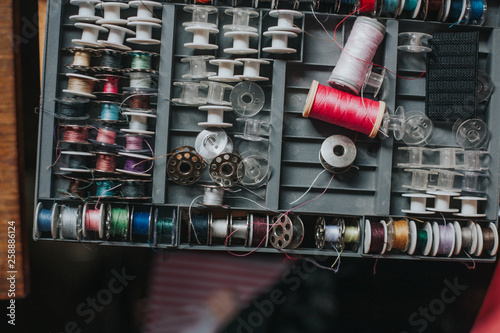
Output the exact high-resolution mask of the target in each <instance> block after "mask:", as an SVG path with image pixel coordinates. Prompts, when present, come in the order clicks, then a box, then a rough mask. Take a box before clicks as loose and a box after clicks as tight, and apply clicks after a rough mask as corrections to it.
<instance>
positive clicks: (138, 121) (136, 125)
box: [129, 115, 148, 131]
mask: <svg viewBox="0 0 500 333" xmlns="http://www.w3.org/2000/svg"><path fill="white" fill-rule="evenodd" d="M129 129H131V130H135V131H145V130H147V129H148V122H147V118H146V117H144V116H139V115H133V116H130V123H129Z"/></svg>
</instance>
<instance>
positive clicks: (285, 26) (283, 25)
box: [268, 9, 303, 34]
mask: <svg viewBox="0 0 500 333" xmlns="http://www.w3.org/2000/svg"><path fill="white" fill-rule="evenodd" d="M269 16H271V17H277V18H278V24H277V25H276V26H274V27H270V28H269V29H268V30H269V31H290V32H294V33H297V34H298V33H301V32H302V29H300V28H299V27H296V26H295V25H294V23H293V21H294V20H295V18H299V17H302V16H303V14H302V12H299V11H296V10H288V9H278V10H271V11H270V12H269Z"/></svg>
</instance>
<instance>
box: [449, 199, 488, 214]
mask: <svg viewBox="0 0 500 333" xmlns="http://www.w3.org/2000/svg"><path fill="white" fill-rule="evenodd" d="M455 199H456V200H461V201H462V208H461V211H460V213H454V215H457V216H462V217H485V216H486V213H478V211H477V204H478V202H479V201H486V200H487V198H485V197H471V196H461V197H458V198H455Z"/></svg>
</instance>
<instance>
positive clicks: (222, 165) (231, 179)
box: [209, 153, 241, 187]
mask: <svg viewBox="0 0 500 333" xmlns="http://www.w3.org/2000/svg"><path fill="white" fill-rule="evenodd" d="M240 164H241V157H240V156H238V155H236V154H232V153H224V154H220V155H219V156H216V157H215V158H214V159H213V160H212V162H211V163H210V166H209V174H210V178H212V180H213V181H214V183H216V184H219V185H220V186H223V187H232V186H234V185H237V184H238V183H239V178H238V170H241V169H240Z"/></svg>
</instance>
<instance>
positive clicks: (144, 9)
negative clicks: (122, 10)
mask: <svg viewBox="0 0 500 333" xmlns="http://www.w3.org/2000/svg"><path fill="white" fill-rule="evenodd" d="M128 4H129V5H130V7H134V8H137V16H132V17H129V18H128V19H127V20H128V22H135V21H141V22H152V23H161V19H159V18H155V17H153V13H154V10H155V9H156V8H161V7H162V4H161V3H159V2H156V1H147V0H140V1H130V2H129V3H128Z"/></svg>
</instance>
